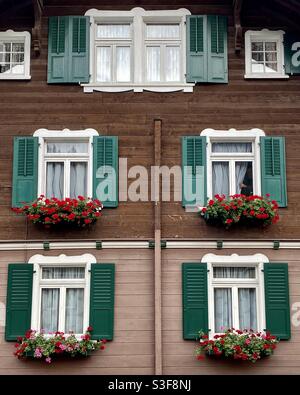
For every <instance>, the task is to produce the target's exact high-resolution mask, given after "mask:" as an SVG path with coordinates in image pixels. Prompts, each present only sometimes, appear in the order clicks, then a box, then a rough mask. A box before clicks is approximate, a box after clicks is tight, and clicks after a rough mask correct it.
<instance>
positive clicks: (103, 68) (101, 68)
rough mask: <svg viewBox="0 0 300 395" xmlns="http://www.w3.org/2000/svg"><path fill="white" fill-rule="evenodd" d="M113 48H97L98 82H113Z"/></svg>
mask: <svg viewBox="0 0 300 395" xmlns="http://www.w3.org/2000/svg"><path fill="white" fill-rule="evenodd" d="M111 61H112V59H111V47H97V81H99V82H110V81H111Z"/></svg>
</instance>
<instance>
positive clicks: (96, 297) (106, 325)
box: [90, 263, 115, 340]
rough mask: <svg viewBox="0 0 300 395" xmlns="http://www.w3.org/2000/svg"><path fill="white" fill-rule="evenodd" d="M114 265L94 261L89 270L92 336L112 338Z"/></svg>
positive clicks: (94, 337)
mask: <svg viewBox="0 0 300 395" xmlns="http://www.w3.org/2000/svg"><path fill="white" fill-rule="evenodd" d="M114 293H115V265H114V264H113V263H94V264H92V270H91V297H90V325H91V326H92V327H93V332H92V338H93V339H95V340H97V339H107V340H112V339H113V333H114Z"/></svg>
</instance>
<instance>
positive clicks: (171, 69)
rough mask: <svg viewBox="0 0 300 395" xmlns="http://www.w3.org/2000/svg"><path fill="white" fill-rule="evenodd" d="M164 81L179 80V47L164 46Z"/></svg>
mask: <svg viewBox="0 0 300 395" xmlns="http://www.w3.org/2000/svg"><path fill="white" fill-rule="evenodd" d="M166 81H170V82H172V81H180V47H169V46H168V47H166Z"/></svg>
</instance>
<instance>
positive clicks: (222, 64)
mask: <svg viewBox="0 0 300 395" xmlns="http://www.w3.org/2000/svg"><path fill="white" fill-rule="evenodd" d="M207 37H208V45H207V51H208V52H207V73H208V77H207V81H208V82H214V83H216V82H217V83H227V82H228V59H227V18H226V17H225V16H218V15H208V16H207Z"/></svg>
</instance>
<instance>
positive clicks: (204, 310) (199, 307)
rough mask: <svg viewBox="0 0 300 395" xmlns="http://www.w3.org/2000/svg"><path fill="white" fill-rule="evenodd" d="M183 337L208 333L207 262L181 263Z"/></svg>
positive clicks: (194, 336)
mask: <svg viewBox="0 0 300 395" xmlns="http://www.w3.org/2000/svg"><path fill="white" fill-rule="evenodd" d="M182 290H183V297H182V305H183V338H184V339H193V340H195V339H197V338H198V337H199V331H203V332H205V333H208V297H207V264H206V263H183V264H182Z"/></svg>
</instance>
